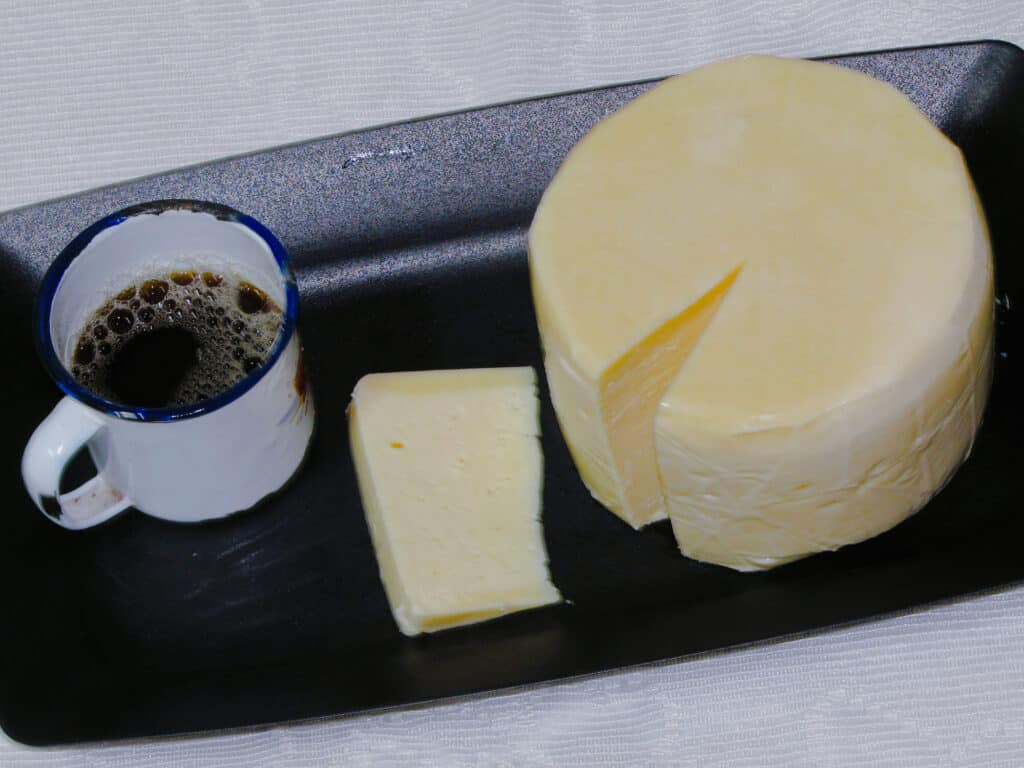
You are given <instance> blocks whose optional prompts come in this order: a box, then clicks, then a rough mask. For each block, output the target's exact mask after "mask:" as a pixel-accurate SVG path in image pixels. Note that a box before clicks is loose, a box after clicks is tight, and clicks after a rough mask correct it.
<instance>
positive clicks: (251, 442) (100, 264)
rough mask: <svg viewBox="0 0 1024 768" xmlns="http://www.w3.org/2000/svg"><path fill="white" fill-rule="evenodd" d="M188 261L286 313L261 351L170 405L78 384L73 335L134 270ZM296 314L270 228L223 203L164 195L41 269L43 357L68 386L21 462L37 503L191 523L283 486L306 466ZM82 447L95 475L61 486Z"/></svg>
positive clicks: (88, 517) (75, 521)
mask: <svg viewBox="0 0 1024 768" xmlns="http://www.w3.org/2000/svg"><path fill="white" fill-rule="evenodd" d="M186 269H193V270H196V271H206V270H212V271H222V272H228V273H233V274H235V275H237V276H238V277H240V278H242V279H245V280H247V281H249V282H250V283H252V284H254V285H256V286H257V287H258V288H260V289H262V290H263V291H264V292H265V293H266V294H267V295H268V296H269V297H270V298H272V299H273V300H274V301H275V302H276V303H277V305H278V306H279V307H281V308H282V309H283V312H284V319H283V322H282V324H281V329H280V331H279V333H278V336H277V339H276V340H275V341H274V344H273V346H272V347H271V350H270V353H269V355H268V356H267V359H266V361H265V362H264V363H263V364H262V365H261V366H259V367H258V368H256V369H255V370H253V371H252V372H251V373H249V374H248V375H247V376H246V377H245V378H243V379H242V380H241V381H239V382H237V383H236V384H234V385H233V386H231V387H229V388H228V389H226V390H224V391H222V392H219V393H217V394H215V395H214V396H212V397H210V398H208V399H206V400H201V401H199V402H196V403H193V404H190V405H188V406H184V407H179V408H134V407H128V406H125V405H119V404H117V403H114V402H111V401H110V400H106V399H104V398H103V397H101V396H99V395H98V394H96V393H95V392H92V391H90V390H88V389H86V388H85V387H83V386H82V385H81V384H79V383H78V382H77V381H76V380H75V378H74V377H73V376H72V375H71V372H70V370H69V363H70V361H71V358H72V353H73V351H74V346H75V344H76V342H77V338H76V336H77V334H78V332H79V330H80V329H81V328H82V327H83V326H84V325H85V323H86V321H87V319H88V318H90V317H91V316H92V315H93V313H94V312H95V311H96V309H97V308H99V307H101V306H103V305H104V304H105V303H106V302H107V301H108V299H110V298H111V296H112V295H113V294H114V293H116V292H117V291H119V290H120V289H121V288H123V287H124V286H125V285H128V284H129V283H130V282H131V281H132V280H137V279H139V278H143V279H144V278H145V277H147V276H153V275H157V274H161V273H162V274H166V273H168V272H171V271H175V270H186ZM297 311H298V291H297V289H296V287H295V280H294V278H293V276H292V273H291V269H290V267H289V263H288V255H287V253H286V252H285V249H284V247H283V246H282V245H281V243H280V242H279V241H278V240H277V238H276V237H274V235H273V233H271V232H270V230H268V229H267V228H266V227H265V226H263V225H262V224H260V223H259V222H258V221H256V220H255V219H253V218H251V217H249V216H246V215H244V214H241V213H239V212H237V211H234V210H232V209H230V208H227V207H224V206H220V205H216V204H212V203H202V202H197V201H189V200H162V201H157V202H153V203H144V204H142V205H138V206H133V207H132V208H127V209H125V210H123V211H119V212H117V213H114V214H111V215H110V216H107V217H106V218H104V219H102V220H100V221H98V222H96V223H95V224H93V225H92V226H91V227H89V228H88V229H86V230H85V231H84V232H82V233H81V234H80V235H79V236H78V237H76V238H75V239H74V240H73V241H72V242H71V243H70V244H69V245H68V246H67V247H66V248H65V249H64V251H63V252H61V254H60V255H59V256H58V257H57V259H56V261H54V263H53V264H52V265H51V266H50V269H49V270H48V271H47V273H46V276H45V277H44V279H43V284H42V288H41V290H40V294H39V297H38V299H37V304H36V315H35V335H36V342H37V345H38V349H39V354H40V357H41V358H42V360H43V363H44V365H45V366H46V368H47V370H48V371H49V373H50V375H51V376H52V377H53V378H54V380H55V381H56V383H57V385H58V386H59V387H60V388H61V389H62V390H63V391H64V394H65V397H64V398H63V399H62V400H61V401H60V402H59V403H58V404H57V406H56V407H55V408H54V409H53V411H52V412H51V413H50V415H49V416H47V417H46V419H45V420H44V421H43V422H42V423H41V424H40V425H39V427H37V428H36V430H35V432H34V433H33V435H32V437H31V438H30V440H29V442H28V446H27V447H26V448H25V453H24V456H23V458H22V465H21V471H22V477H23V479H24V481H25V487H26V488H27V489H28V492H29V494H30V495H31V496H32V499H33V501H35V503H36V506H38V507H39V509H40V510H42V511H43V513H44V514H46V515H47V516H48V517H49V518H50V519H52V520H54V521H55V522H56V523H58V524H60V525H62V526H64V527H65V528H71V529H81V528H88V527H90V526H93V525H96V524H98V523H102V522H104V521H105V520H108V519H110V518H111V517H113V516H114V515H116V514H117V513H118V512H120V511H122V510H124V509H126V508H128V507H134V508H136V509H138V510H139V511H141V512H144V513H145V514H147V515H151V516H153V517H158V518H161V519H164V520H172V521H176V522H199V521H202V520H211V519H215V518H220V517H224V516H226V515H230V514H232V513H235V512H239V511H242V510H245V509H249V508H250V507H253V506H255V505H256V504H258V503H259V502H260V501H261V500H262V499H263V498H264V497H266V496H267V495H269V494H271V493H273V492H274V491H277V490H278V489H280V488H281V486H283V485H284V484H285V483H286V482H287V481H288V479H289V478H290V477H291V476H292V474H293V473H294V472H295V471H296V470H297V469H298V468H299V466H300V464H301V463H302V459H303V457H304V455H305V452H306V448H307V446H308V444H309V440H310V436H311V434H312V431H313V418H314V417H313V403H312V396H311V393H310V392H309V390H308V387H307V384H306V376H305V370H304V368H303V361H302V351H301V345H300V343H299V337H298V333H297V332H296V329H295V322H296V314H297ZM82 448H88V450H89V452H90V454H91V456H92V459H93V463H94V464H95V466H96V468H97V471H98V474H97V475H96V476H95V477H94V478H92V479H91V480H89V481H88V482H86V483H85V484H84V485H82V486H80V487H78V488H76V489H75V490H73V491H71V492H69V493H63V494H61V493H60V492H59V487H60V481H61V476H62V474H63V472H64V469H65V467H66V465H67V464H68V462H69V461H70V460H71V459H72V458H73V457H74V456H75V454H77V453H78V451H79V450H81V449H82Z"/></svg>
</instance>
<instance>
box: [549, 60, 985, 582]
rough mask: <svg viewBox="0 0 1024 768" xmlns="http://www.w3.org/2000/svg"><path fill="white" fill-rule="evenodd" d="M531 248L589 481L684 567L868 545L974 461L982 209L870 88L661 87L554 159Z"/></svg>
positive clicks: (769, 76) (726, 76)
mask: <svg viewBox="0 0 1024 768" xmlns="http://www.w3.org/2000/svg"><path fill="white" fill-rule="evenodd" d="M529 249H530V268H531V279H532V284H533V292H534V302H535V306H536V310H537V317H538V324H539V327H540V331H541V338H542V341H543V343H544V349H545V369H546V373H547V377H548V382H549V385H550V389H551V392H552V399H553V401H554V404H555V409H556V412H557V414H558V418H559V423H560V426H561V428H562V431H563V433H564V435H565V437H566V440H567V442H568V443H569V445H570V447H571V450H572V453H573V456H574V459H575V461H576V464H577V467H578V468H579V470H580V473H581V475H582V476H583V479H584V481H585V482H586V484H587V485H588V487H589V488H590V490H591V492H592V493H593V494H594V496H595V497H596V498H597V499H598V500H600V501H601V502H602V503H603V504H604V505H605V506H607V507H608V508H609V509H611V510H612V511H613V512H615V513H616V514H619V515H620V516H621V517H623V518H624V519H625V520H626V521H627V522H629V523H631V524H633V525H641V524H643V523H645V522H647V521H650V520H652V519H658V518H659V517H660V516H662V515H663V514H664V511H667V513H668V515H669V517H670V518H671V520H672V524H673V529H674V531H675V533H676V536H677V539H678V541H679V544H680V547H681V549H682V550H683V552H684V553H686V554H688V555H690V556H692V557H695V558H698V559H701V560H706V561H710V562H716V563H720V564H723V565H728V566H730V567H734V568H738V569H742V570H748V569H758V568H765V567H771V566H773V565H777V564H779V563H783V562H787V561H789V560H792V559H795V558H798V557H801V556H804V555H807V554H810V553H812V552H817V551H821V550H828V549H835V548H837V547H839V546H842V545H844V544H848V543H852V542H856V541H860V540H862V539H865V538H868V537H870V536H873V535H875V534H877V533H880V532H881V531H883V530H886V529H888V528H890V527H892V526H893V525H895V524H897V523H898V522H900V521H901V520H903V519H904V518H905V517H906V516H908V515H909V514H911V513H912V512H914V511H915V510H917V509H918V508H920V507H921V506H922V505H923V504H924V503H925V502H926V501H927V500H928V498H930V497H931V496H932V495H933V494H934V493H935V492H936V491H937V490H938V489H939V488H940V487H941V486H942V484H943V483H944V482H945V481H946V479H948V477H949V476H950V474H951V473H952V472H953V471H954V470H955V469H956V467H957V466H958V465H959V463H960V462H961V461H962V459H963V458H964V457H965V456H966V454H967V453H968V452H969V449H970V446H971V443H972V440H973V437H974V434H975V431H976V429H977V426H978V424H979V422H980V419H981V415H982V411H983V408H984V404H985V399H986V395H987V391H988V385H989V378H990V372H991V347H992V311H993V308H992V265H991V254H990V249H989V244H988V238H987V231H986V227H985V223H984V216H983V214H982V212H981V209H980V206H979V204H978V201H977V199H976V196H975V194H974V190H973V187H972V184H971V181H970V177H969V175H968V173H967V170H966V167H965V165H964V161H963V158H962V156H961V154H960V152H959V150H958V149H957V147H956V146H954V145H953V144H952V143H951V142H949V141H948V140H947V139H946V138H945V137H944V136H943V135H942V134H941V133H940V132H939V131H938V130H937V129H936V128H935V127H934V126H933V125H931V123H929V122H928V120H927V118H926V117H925V116H924V115H922V114H921V113H920V112H919V111H918V110H917V109H916V108H915V107H914V106H913V104H912V103H911V102H910V101H909V100H907V99H906V97H904V96H903V95H901V94H900V93H898V92H897V91H895V90H894V89H892V88H891V87H889V86H887V85H884V84H882V83H880V82H878V81H876V80H874V79H872V78H870V77H868V76H866V75H863V74H860V73H857V72H853V71H850V70H846V69H843V68H840V67H836V66H833V65H826V64H819V63H813V62H807V61H796V60H786V59H779V58H773V57H763V56H752V57H745V58H740V59H733V60H729V61H725V62H719V63H716V64H712V65H709V66H707V67H704V68H701V69H698V70H695V71H693V72H691V73H688V74H685V75H681V76H678V77H675V78H672V79H669V80H667V81H665V82H664V83H662V84H660V85H658V86H656V87H655V88H654V89H652V90H651V91H649V92H648V93H646V94H644V95H642V96H640V97H639V98H638V99H636V100H635V101H633V102H632V103H630V104H629V105H627V106H626V107H624V108H623V109H622V110H620V111H619V112H617V113H615V114H613V115H612V116H611V117H609V118H607V119H605V120H604V121H602V122H601V123H599V124H598V125H597V126H596V127H595V128H594V130H592V131H591V133H589V134H588V135H587V136H586V137H585V138H584V139H583V140H582V141H581V142H580V143H579V144H578V145H577V146H576V147H575V148H574V149H573V150H572V152H570V154H569V156H568V157H567V159H566V161H565V163H564V164H563V166H562V168H561V169H560V170H559V172H558V174H557V175H556V177H555V178H554V180H553V181H552V183H551V184H550V186H549V187H548V189H547V191H546V192H545V195H544V197H543V199H542V201H541V204H540V206H539V208H538V211H537V214H536V216H535V218H534V222H533V225H532V227H531V231H530V238H529ZM709 297H714V301H713V302H709ZM712 304H713V306H710V305H712ZM702 306H703V307H704V311H703V312H702V311H701V310H700V309H698V308H699V307H702ZM686 318H689V319H688V320H687V319H686ZM673 327H675V328H677V330H680V331H681V332H680V333H679V334H678V335H677V336H674V337H672V334H666V333H665V329H668V328H673ZM684 329H685V330H684ZM669 337H671V338H669ZM673 344H674V346H673ZM645 383H646V385H645ZM651 446H653V447H651ZM652 464H653V465H654V466H653V467H652Z"/></svg>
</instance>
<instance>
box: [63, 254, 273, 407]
mask: <svg viewBox="0 0 1024 768" xmlns="http://www.w3.org/2000/svg"><path fill="white" fill-rule="evenodd" d="M282 320H283V313H282V311H281V308H280V307H279V306H277V304H276V303H275V302H274V301H273V300H272V299H270V297H268V296H267V295H266V293H264V292H263V291H262V290H260V289H259V288H257V287H256V286H255V285H253V284H251V283H249V282H247V281H245V280H243V279H239V278H237V277H233V276H231V275H228V274H222V273H221V272H216V271H196V270H181V271H177V272H170V273H168V274H157V275H151V276H146V277H144V278H142V279H140V280H137V281H135V282H133V283H132V284H131V285H129V286H126V287H125V288H124V289H123V290H121V291H118V292H117V294H116V295H114V296H111V297H110V299H109V300H108V301H107V302H106V303H104V304H103V306H101V307H100V308H99V309H98V310H97V311H96V312H95V313H94V314H93V315H92V316H91V317H90V318H89V319H88V321H87V322H86V323H85V325H84V327H83V328H82V330H81V331H80V332H79V333H78V335H77V339H76V343H75V347H74V353H73V355H72V360H71V373H72V375H73V376H74V377H75V379H76V380H77V381H78V382H79V383H80V384H82V385H83V386H84V387H87V388H88V389H90V390H92V391H93V392H95V393H96V394H98V395H100V396H101V397H104V398H105V399H107V400H111V401H113V402H115V403H120V404H123V405H127V406H132V407H137V408H163V407H180V406H188V405H191V404H193V403H198V402H199V401H201V400H205V399H207V398H209V397H213V396H214V395H217V394H218V393H220V392H223V391H224V390H226V389H228V388H229V387H231V386H232V385H234V384H236V383H237V382H238V381H240V380H241V379H242V378H244V377H245V376H246V375H247V374H249V373H251V372H252V371H254V370H256V369H257V368H258V367H259V366H260V365H262V364H263V363H264V362H265V361H266V359H267V356H268V355H269V353H270V350H271V347H272V346H273V344H274V340H275V339H276V338H277V334H278V331H279V330H280V328H281V323H282Z"/></svg>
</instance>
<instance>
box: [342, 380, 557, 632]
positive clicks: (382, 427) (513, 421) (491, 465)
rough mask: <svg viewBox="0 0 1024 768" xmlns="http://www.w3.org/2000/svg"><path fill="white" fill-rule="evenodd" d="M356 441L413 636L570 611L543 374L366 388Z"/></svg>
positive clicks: (370, 506)
mask: <svg viewBox="0 0 1024 768" xmlns="http://www.w3.org/2000/svg"><path fill="white" fill-rule="evenodd" d="M349 436H350V440H351V445H352V456H353V459H354V461H355V466H356V474H357V477H358V480H359V490H360V494H361V496H362V499H363V509H364V511H365V513H366V520H367V523H368V525H369V528H370V534H371V537H372V539H373V545H374V548H375V550H376V553H377V561H378V565H379V566H380V573H381V579H382V581H383V582H384V589H385V591H386V592H387V596H388V601H389V603H390V604H391V611H392V613H393V614H394V617H395V621H396V622H397V623H398V627H399V629H401V630H402V632H403V633H405V634H407V635H416V634H419V633H421V632H434V631H436V630H440V629H447V628H449V627H456V626H460V625H463V624H471V623H474V622H478V621H484V620H486V619H491V618H494V617H496V616H502V615H504V614H507V613H512V612H514V611H520V610H524V609H526V608H534V607H537V606H541V605H547V604H549V603H553V602H557V601H558V600H560V599H561V598H560V596H559V593H558V590H557V589H556V588H555V587H554V585H552V583H551V579H550V577H549V575H548V570H547V554H546V551H545V547H544V534H543V530H542V529H541V522H540V505H541V491H542V485H543V471H542V470H543V467H542V464H543V459H542V455H541V449H540V440H539V422H538V409H537V396H536V376H535V374H534V371H533V369H532V368H492V369H477V370H450V371H419V372H414V373H380V374H371V375H368V376H364V377H363V378H362V379H360V381H359V383H358V384H357V385H356V388H355V391H354V392H353V394H352V402H351V404H350V406H349Z"/></svg>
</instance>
